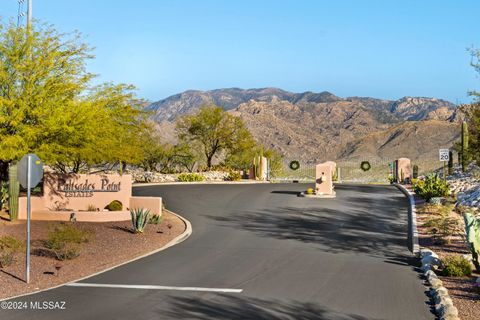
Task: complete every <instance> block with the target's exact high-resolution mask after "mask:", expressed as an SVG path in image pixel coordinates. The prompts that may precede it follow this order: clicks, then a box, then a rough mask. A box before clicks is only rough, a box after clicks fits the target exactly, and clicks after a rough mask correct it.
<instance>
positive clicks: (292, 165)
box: [288, 160, 300, 171]
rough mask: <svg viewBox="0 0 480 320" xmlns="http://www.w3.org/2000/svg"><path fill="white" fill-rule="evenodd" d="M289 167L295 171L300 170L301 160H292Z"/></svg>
mask: <svg viewBox="0 0 480 320" xmlns="http://www.w3.org/2000/svg"><path fill="white" fill-rule="evenodd" d="M288 167H289V168H290V169H291V170H293V171H295V170H298V169H299V168H300V162H298V160H293V161H290V163H289V165H288Z"/></svg>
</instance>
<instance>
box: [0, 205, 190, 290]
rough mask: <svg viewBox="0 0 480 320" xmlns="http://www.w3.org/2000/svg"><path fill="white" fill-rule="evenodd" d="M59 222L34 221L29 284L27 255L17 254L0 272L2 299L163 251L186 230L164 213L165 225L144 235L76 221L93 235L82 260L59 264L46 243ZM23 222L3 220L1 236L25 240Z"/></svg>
mask: <svg viewBox="0 0 480 320" xmlns="http://www.w3.org/2000/svg"><path fill="white" fill-rule="evenodd" d="M56 224H60V222H51V221H32V224H31V239H32V241H31V244H32V249H31V252H32V254H31V267H30V270H31V273H30V284H28V285H27V284H26V283H25V282H24V281H23V279H24V278H25V255H24V254H17V256H16V258H15V261H14V263H13V264H12V265H10V266H8V267H5V268H3V269H0V299H1V298H7V297H12V296H16V295H19V294H23V293H28V292H33V291H37V290H41V289H45V288H49V287H53V286H57V285H60V284H62V283H66V282H70V281H73V280H76V279H79V278H82V277H85V276H88V275H91V274H93V273H96V272H99V271H102V270H104V269H107V268H110V267H113V266H115V265H118V264H120V263H122V262H125V261H128V260H130V259H133V258H135V257H138V256H141V255H143V254H146V253H148V252H151V251H153V250H155V249H158V248H161V247H162V246H164V245H165V244H167V243H168V242H169V241H170V240H172V239H173V238H175V237H176V236H178V235H180V234H181V233H182V232H184V230H185V224H184V223H183V221H182V220H180V219H179V218H177V217H176V216H175V215H173V214H171V213H169V212H168V211H164V213H163V216H162V222H161V223H160V224H158V225H148V226H147V227H146V229H145V232H144V233H143V234H133V233H132V232H131V231H130V228H131V222H130V221H123V222H102V223H92V222H77V223H76V225H77V226H78V227H80V228H83V229H85V230H89V231H91V232H93V233H94V237H93V239H92V240H91V241H90V242H88V243H86V244H85V245H84V246H83V248H82V252H81V254H80V256H79V257H77V258H75V259H73V260H69V261H58V260H56V259H55V256H54V255H53V254H52V253H51V252H50V251H48V250H47V249H45V247H44V245H43V243H44V240H45V239H46V237H47V233H48V230H49V228H50V227H51V226H54V225H56ZM25 229H26V224H25V222H24V221H20V222H13V223H12V222H8V221H0V236H4V235H11V236H15V237H17V238H19V239H26V234H25Z"/></svg>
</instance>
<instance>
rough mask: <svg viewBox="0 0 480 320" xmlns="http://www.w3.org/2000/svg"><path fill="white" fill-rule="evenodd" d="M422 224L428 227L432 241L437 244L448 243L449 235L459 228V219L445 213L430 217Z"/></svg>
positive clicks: (458, 230) (456, 231)
mask: <svg viewBox="0 0 480 320" xmlns="http://www.w3.org/2000/svg"><path fill="white" fill-rule="evenodd" d="M423 226H424V227H426V228H428V232H429V233H431V234H432V237H433V241H434V242H436V243H439V244H444V243H449V242H450V237H451V236H453V235H455V234H456V233H458V232H460V230H461V228H460V221H459V219H458V218H457V217H452V216H449V215H445V214H440V215H437V216H433V217H430V218H429V219H428V220H427V222H425V223H424V224H423Z"/></svg>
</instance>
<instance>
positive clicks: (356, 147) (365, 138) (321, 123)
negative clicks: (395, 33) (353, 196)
mask: <svg viewBox="0 0 480 320" xmlns="http://www.w3.org/2000/svg"><path fill="white" fill-rule="evenodd" d="M207 104H215V105H218V106H221V107H223V108H224V109H225V110H227V111H228V112H231V113H233V114H235V115H237V116H239V117H241V118H242V119H243V120H244V122H245V124H246V125H247V127H248V128H249V129H250V131H251V132H252V134H253V136H254V138H255V139H256V140H257V141H258V142H259V143H261V144H263V145H264V146H266V147H268V148H273V149H275V150H277V151H279V152H280V153H281V154H282V155H283V156H284V157H285V158H287V159H300V160H305V161H312V162H318V161H324V160H358V159H395V158H399V157H409V158H412V159H413V160H418V159H422V160H428V161H431V160H435V159H437V158H438V149H439V148H449V147H451V146H452V145H453V143H454V142H455V141H456V140H457V139H458V138H459V132H460V129H459V115H458V112H457V107H456V106H455V105H454V104H453V103H451V102H448V101H445V100H442V99H436V98H426V97H404V98H401V99H398V100H385V99H376V98H369V97H347V98H341V97H338V96H336V95H334V94H332V93H330V92H327V91H324V92H320V93H315V92H303V93H293V92H289V91H285V90H282V89H278V88H262V89H247V90H244V89H239V88H228V89H216V90H211V91H198V90H189V91H185V92H183V93H179V94H176V95H173V96H170V97H168V98H166V99H163V100H160V101H157V102H154V103H151V104H150V105H148V106H147V107H146V110H148V111H150V112H151V113H152V116H151V118H152V119H153V120H154V121H155V122H157V123H158V124H159V130H161V131H162V134H163V136H164V137H165V139H166V140H172V139H175V133H174V124H173V123H174V121H175V119H176V118H178V117H179V116H182V115H184V114H188V113H192V112H195V111H196V110H198V108H199V107H200V106H202V105H207Z"/></svg>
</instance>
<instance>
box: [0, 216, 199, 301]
mask: <svg viewBox="0 0 480 320" xmlns="http://www.w3.org/2000/svg"><path fill="white" fill-rule="evenodd" d="M163 210H165V211H168V212H169V213H171V214H173V215H174V216H176V217H178V218H179V219H180V220H182V221H183V223H184V224H185V231H184V232H183V233H182V234H180V235H178V236H176V237H175V238H173V239H172V240H170V241H169V242H168V243H167V244H165V245H164V246H163V247H161V248H158V249H156V250H154V251H150V252H148V253H146V254H143V255H141V256H138V257H135V258H133V259H131V260H128V261H124V262H122V263H120V264H117V265H115V266H112V267H109V268H107V269H104V270H102V271H99V272H96V273H93V274H90V275H88V276H85V277H82V278H79V279H75V280H72V281H69V282H65V283H62V284H59V285H57V286H54V287H50V288H45V289H41V290H36V291H32V292H28V293H23V294H19V295H16V296H12V297H7V298H2V299H0V301H6V300H11V299H16V298H20V297H25V296H29V295H32V294H37V293H40V292H44V291H49V290H53V289H56V288H60V287H63V286H65V285H68V284H70V283H74V282H78V281H82V280H85V279H88V278H91V277H94V276H96V275H99V274H102V273H104V272H107V271H110V270H113V269H115V268H118V267H120V266H123V265H125V264H127V263H130V262H133V261H136V260H140V259H142V258H145V257H148V256H151V255H152V254H155V253H158V252H160V251H163V250H166V249H168V248H170V247H172V246H174V245H176V244H179V243H181V242H183V241H185V240H186V239H187V238H188V237H190V235H191V234H192V232H193V231H192V224H191V223H190V221H188V220H187V219H185V218H184V217H182V216H180V215H178V214H176V213H174V212H172V211H170V210H166V209H163Z"/></svg>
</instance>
